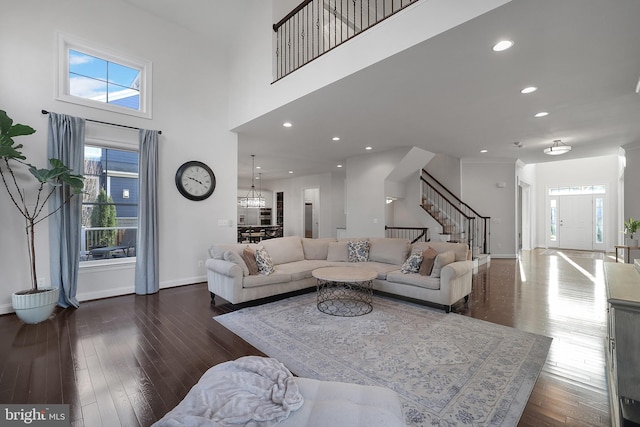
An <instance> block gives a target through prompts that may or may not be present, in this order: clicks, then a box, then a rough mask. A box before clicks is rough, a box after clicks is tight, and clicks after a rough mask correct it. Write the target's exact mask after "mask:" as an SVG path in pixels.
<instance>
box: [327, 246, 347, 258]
mask: <svg viewBox="0 0 640 427" xmlns="http://www.w3.org/2000/svg"><path fill="white" fill-rule="evenodd" d="M327 261H343V262H347V261H349V250H348V249H347V242H330V243H329V247H328V248H327Z"/></svg>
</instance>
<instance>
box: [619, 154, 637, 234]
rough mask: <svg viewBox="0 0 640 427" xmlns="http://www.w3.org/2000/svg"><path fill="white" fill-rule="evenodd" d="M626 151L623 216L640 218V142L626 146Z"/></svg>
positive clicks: (625, 217)
mask: <svg viewBox="0 0 640 427" xmlns="http://www.w3.org/2000/svg"><path fill="white" fill-rule="evenodd" d="M624 151H625V157H626V167H625V168H624V195H625V198H624V215H623V218H624V219H625V220H627V219H629V217H632V218H634V219H640V144H633V145H628V146H625V147H624ZM621 226H622V225H621ZM620 242H621V243H622V241H620Z"/></svg>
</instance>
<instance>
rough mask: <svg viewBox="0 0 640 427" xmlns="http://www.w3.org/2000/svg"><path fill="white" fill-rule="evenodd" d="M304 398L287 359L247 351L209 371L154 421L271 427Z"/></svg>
mask: <svg viewBox="0 0 640 427" xmlns="http://www.w3.org/2000/svg"><path fill="white" fill-rule="evenodd" d="M303 402H304V400H303V398H302V395H301V394H300V392H299V390H298V386H297V384H296V383H295V381H294V377H293V375H292V374H291V372H289V370H288V369H287V368H286V367H285V366H284V365H283V364H282V363H280V362H279V361H277V360H276V359H272V358H267V357H258V356H246V357H241V358H239V359H237V360H235V361H231V362H225V363H221V364H219V365H216V366H214V367H213V368H211V369H209V370H208V371H207V372H205V373H204V375H203V376H202V378H200V381H198V383H197V384H196V385H194V386H193V388H191V390H190V391H189V393H187V395H186V396H185V398H184V399H183V400H182V402H180V403H179V404H178V406H176V407H175V408H173V409H172V410H171V411H169V412H168V413H167V414H166V415H165V416H164V417H163V418H162V419H161V420H159V421H158V422H156V423H155V424H153V427H178V426H180V427H195V426H210V427H213V426H216V427H218V426H220V427H221V426H247V427H269V426H272V425H274V424H276V423H278V422H279V421H281V420H283V419H285V418H287V417H288V416H289V413H290V412H291V411H295V410H297V409H298V408H300V407H301V406H302V404H303Z"/></svg>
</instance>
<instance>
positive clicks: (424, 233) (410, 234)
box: [384, 225, 430, 243]
mask: <svg viewBox="0 0 640 427" xmlns="http://www.w3.org/2000/svg"><path fill="white" fill-rule="evenodd" d="M384 230H385V237H391V238H396V239H408V240H410V241H411V243H416V242H428V241H429V240H430V238H429V229H428V228H426V227H390V226H388V225H385V226H384Z"/></svg>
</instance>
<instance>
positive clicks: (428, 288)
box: [206, 236, 473, 312]
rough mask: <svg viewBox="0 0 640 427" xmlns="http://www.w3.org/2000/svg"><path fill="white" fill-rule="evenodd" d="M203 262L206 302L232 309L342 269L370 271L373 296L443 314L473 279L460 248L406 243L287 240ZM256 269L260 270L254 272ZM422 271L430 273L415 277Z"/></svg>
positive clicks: (225, 249) (213, 252)
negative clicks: (320, 272) (320, 271)
mask: <svg viewBox="0 0 640 427" xmlns="http://www.w3.org/2000/svg"><path fill="white" fill-rule="evenodd" d="M429 255H430V256H429ZM209 256H210V258H209V259H207V261H206V267H207V281H208V288H209V291H210V292H211V298H212V302H213V298H214V297H215V295H219V296H220V297H222V298H224V299H225V300H227V301H229V302H230V303H232V304H239V303H243V302H247V301H252V300H257V299H260V298H265V297H269V296H273V295H280V294H284V293H288V292H293V291H297V290H301V289H306V288H310V287H315V286H316V279H315V278H314V277H313V276H312V275H311V272H312V271H313V270H315V269H316V268H321V267H331V266H347V265H348V266H354V267H364V268H368V269H372V270H375V271H376V273H377V278H376V279H374V280H373V289H374V290H377V291H382V292H386V293H389V294H394V295H401V296H405V297H409V298H413V299H417V300H421V301H425V302H429V303H432V304H438V305H440V306H443V308H444V309H445V311H447V312H449V311H450V309H451V305H452V304H454V303H456V302H457V301H459V300H460V299H462V298H465V299H466V298H468V295H469V294H470V293H471V282H472V275H473V261H471V253H470V251H469V248H468V247H467V246H466V245H465V244H462V243H448V242H418V243H413V244H411V243H410V241H409V240H406V239H395V238H382V237H380V238H377V237H376V238H373V237H372V238H357V239H356V238H352V239H340V240H337V239H335V238H321V239H307V238H301V237H299V236H287V237H279V238H275V239H269V240H265V241H263V242H260V243H259V244H243V243H231V244H214V245H212V246H211V247H210V248H209ZM265 258H266V259H265ZM254 260H255V261H256V263H254V262H253V261H254ZM418 260H420V261H421V262H417V261H418ZM256 264H260V265H259V266H258V269H257V270H256ZM425 265H429V267H431V268H429V269H426V271H422V272H421V271H420V267H423V270H425V268H424V267H425ZM427 273H428V274H427Z"/></svg>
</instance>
